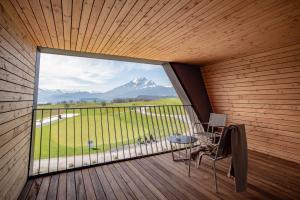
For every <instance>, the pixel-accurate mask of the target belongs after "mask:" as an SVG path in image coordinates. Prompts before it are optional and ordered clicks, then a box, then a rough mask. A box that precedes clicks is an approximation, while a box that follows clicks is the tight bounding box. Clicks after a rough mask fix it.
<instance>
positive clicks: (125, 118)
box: [124, 107, 131, 158]
mask: <svg viewBox="0 0 300 200" xmlns="http://www.w3.org/2000/svg"><path fill="white" fill-rule="evenodd" d="M124 120H125V130H126V135H127V143H128V151H129V158H131V150H130V142H129V136H128V127H127V117H126V108H125V107H124Z"/></svg>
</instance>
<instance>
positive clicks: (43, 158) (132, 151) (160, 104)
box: [31, 53, 196, 175]
mask: <svg viewBox="0 0 300 200" xmlns="http://www.w3.org/2000/svg"><path fill="white" fill-rule="evenodd" d="M191 113H193V112H192V107H191V106H190V105H183V104H182V102H181V100H180V99H179V98H178V96H177V94H176V91H175V89H174V87H173V86H172V84H171V82H170V80H169V78H168V76H167V74H166V73H165V70H164V68H163V66H162V65H157V64H145V63H134V62H125V61H116V60H104V59H94V58H83V57H74V56H64V55H54V54H43V53H42V54H41V57H40V68H39V84H38V98H37V108H36V109H35V110H34V129H33V148H32V163H31V166H32V167H31V172H32V174H33V175H36V174H42V173H49V172H54V171H60V170H66V169H71V168H78V167H82V166H86V165H93V164H98V163H107V162H111V161H117V160H124V159H128V158H135V157H139V156H144V155H152V154H155V153H160V152H163V151H168V150H170V148H171V147H170V144H169V143H168V142H167V137H168V136H170V135H174V134H182V135H190V134H191V129H192V124H191V120H192V121H195V117H196V116H195V115H194V114H193V115H191ZM191 118H193V119H191Z"/></svg>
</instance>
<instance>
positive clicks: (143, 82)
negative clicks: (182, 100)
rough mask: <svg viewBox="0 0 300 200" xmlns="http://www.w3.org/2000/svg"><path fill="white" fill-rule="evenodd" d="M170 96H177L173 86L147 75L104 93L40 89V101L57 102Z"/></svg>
mask: <svg viewBox="0 0 300 200" xmlns="http://www.w3.org/2000/svg"><path fill="white" fill-rule="evenodd" d="M141 96H143V97H146V96H151V97H170V96H177V94H176V92H175V90H174V88H173V87H165V86H161V85H158V84H156V83H155V82H154V81H152V80H148V79H147V78H145V77H142V78H135V79H133V80H132V81H130V82H128V83H125V84H124V85H121V86H119V87H116V88H114V89H112V90H109V91H107V92H104V93H93V92H64V91H61V90H43V89H39V94H38V102H39V103H57V102H61V101H71V100H73V101H79V100H86V101H90V100H96V101H111V100H113V99H116V98H137V97H141Z"/></svg>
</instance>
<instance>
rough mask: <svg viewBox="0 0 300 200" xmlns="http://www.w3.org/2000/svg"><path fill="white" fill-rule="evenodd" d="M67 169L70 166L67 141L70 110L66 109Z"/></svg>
mask: <svg viewBox="0 0 300 200" xmlns="http://www.w3.org/2000/svg"><path fill="white" fill-rule="evenodd" d="M65 111H66V114H65V116H66V169H67V168H68V163H67V162H68V144H67V141H68V138H67V135H68V110H67V109H66V110H65Z"/></svg>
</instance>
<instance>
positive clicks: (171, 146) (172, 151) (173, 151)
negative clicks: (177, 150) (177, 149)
mask: <svg viewBox="0 0 300 200" xmlns="http://www.w3.org/2000/svg"><path fill="white" fill-rule="evenodd" d="M170 145H171V152H172V158H173V161H175V158H174V150H173V146H172V143H171V142H170Z"/></svg>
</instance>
